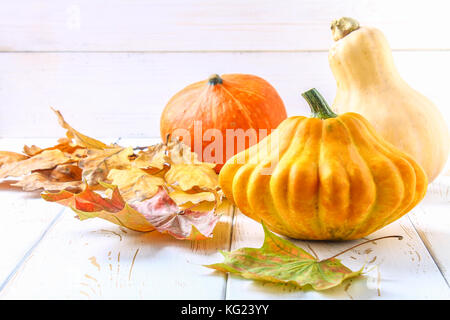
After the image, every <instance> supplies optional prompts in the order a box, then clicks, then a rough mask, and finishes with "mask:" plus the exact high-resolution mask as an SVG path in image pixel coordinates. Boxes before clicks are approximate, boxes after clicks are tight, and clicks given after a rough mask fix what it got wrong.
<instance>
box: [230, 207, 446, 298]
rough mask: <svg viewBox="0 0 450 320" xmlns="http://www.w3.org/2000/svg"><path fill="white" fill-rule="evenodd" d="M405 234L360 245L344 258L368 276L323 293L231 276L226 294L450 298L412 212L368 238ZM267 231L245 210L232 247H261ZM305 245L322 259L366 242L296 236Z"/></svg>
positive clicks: (237, 221) (235, 228)
mask: <svg viewBox="0 0 450 320" xmlns="http://www.w3.org/2000/svg"><path fill="white" fill-rule="evenodd" d="M387 235H401V236H403V237H404V238H403V240H401V241H399V240H396V239H391V240H381V241H377V242H376V244H367V245H365V246H361V247H358V248H355V249H353V250H351V251H349V252H347V253H345V254H343V255H342V256H340V257H339V259H341V260H342V262H343V263H344V264H345V265H346V266H348V267H349V268H351V269H352V270H358V269H359V268H361V267H362V266H363V265H364V264H366V266H367V268H366V270H367V269H369V271H370V272H368V273H367V275H366V277H361V278H357V279H352V280H348V281H346V282H345V283H344V285H342V286H339V287H337V288H333V289H330V290H326V291H323V292H316V291H312V290H308V289H305V290H300V289H294V288H292V287H290V286H285V285H274V284H269V283H261V282H254V281H251V280H246V279H242V278H238V277H237V276H234V275H231V276H230V277H229V279H228V283H227V299H355V300H357V299H365V300H366V299H449V298H450V290H449V288H448V286H447V284H446V282H445V279H444V278H443V276H442V274H441V273H440V272H439V270H438V268H437V266H436V265H435V263H434V261H433V259H432V258H431V257H430V255H429V253H428V251H427V249H426V248H425V246H424V245H423V243H422V241H421V239H420V237H419V236H418V235H417V233H416V232H415V230H414V227H413V226H412V224H411V222H410V221H409V219H408V218H407V217H403V218H401V219H400V220H399V221H397V222H395V223H393V224H390V225H388V226H386V227H385V228H383V229H381V230H379V231H377V232H375V233H373V234H371V235H370V236H369V237H368V239H374V238H376V237H381V236H387ZM263 238H264V235H263V231H262V227H261V225H260V224H259V223H257V222H255V221H253V220H251V219H249V218H247V217H246V216H244V215H243V214H242V213H239V214H237V215H236V217H235V221H234V225H233V239H232V240H233V242H232V249H233V250H234V249H237V248H241V247H260V246H261V245H262V243H263ZM292 241H294V242H295V243H296V244H297V245H299V246H301V247H302V248H304V249H305V250H307V251H309V252H311V251H310V249H308V245H309V246H310V247H311V248H312V249H313V250H314V252H315V253H316V254H317V255H318V256H319V258H321V259H325V258H327V257H330V256H333V255H334V254H336V253H338V252H340V251H342V250H344V249H346V248H349V247H351V246H352V245H354V244H357V243H359V242H361V241H345V242H329V241H325V242H323V241H298V240H292Z"/></svg>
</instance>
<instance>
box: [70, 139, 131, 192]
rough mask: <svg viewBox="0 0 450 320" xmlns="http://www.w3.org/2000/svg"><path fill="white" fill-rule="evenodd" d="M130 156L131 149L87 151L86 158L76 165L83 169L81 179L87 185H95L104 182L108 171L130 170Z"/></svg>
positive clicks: (118, 148)
mask: <svg viewBox="0 0 450 320" xmlns="http://www.w3.org/2000/svg"><path fill="white" fill-rule="evenodd" d="M131 155H133V148H132V147H128V148H120V147H116V148H109V149H104V150H99V149H88V150H87V157H86V158H84V159H81V160H80V161H79V164H78V165H79V167H80V168H81V169H83V179H84V180H86V182H87V183H88V184H89V185H97V184H98V182H99V181H104V180H106V178H107V176H108V173H109V171H110V170H112V169H128V168H130V166H131V162H130V159H129V157H130V156H131Z"/></svg>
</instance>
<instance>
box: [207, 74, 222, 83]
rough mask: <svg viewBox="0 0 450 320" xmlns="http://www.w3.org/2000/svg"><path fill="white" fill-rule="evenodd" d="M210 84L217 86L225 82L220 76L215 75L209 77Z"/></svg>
mask: <svg viewBox="0 0 450 320" xmlns="http://www.w3.org/2000/svg"><path fill="white" fill-rule="evenodd" d="M208 83H209V84H210V85H213V86H215V85H216V84H222V83H223V80H222V78H221V77H220V76H219V75H218V74H213V75H211V76H209V78H208Z"/></svg>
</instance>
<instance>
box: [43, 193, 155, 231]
mask: <svg viewBox="0 0 450 320" xmlns="http://www.w3.org/2000/svg"><path fill="white" fill-rule="evenodd" d="M41 197H42V198H43V199H44V200H46V201H50V202H57V203H59V204H62V205H65V206H68V207H70V208H71V209H72V210H73V211H75V212H76V214H77V216H78V218H79V219H80V220H86V219H90V218H97V217H98V218H102V219H105V220H108V221H110V222H112V223H115V224H117V225H120V226H123V227H125V228H128V229H131V230H135V231H142V232H148V231H152V230H154V229H155V228H154V227H153V225H152V224H151V223H150V222H149V221H147V219H146V218H145V217H144V216H143V215H142V214H140V213H139V212H137V211H136V210H135V209H134V208H132V207H131V206H130V205H128V204H127V203H126V202H125V201H124V200H123V198H122V196H121V195H120V192H119V189H118V188H114V189H113V191H112V196H111V198H110V199H108V198H103V197H102V196H101V195H100V194H98V193H96V192H94V191H93V190H92V189H91V188H89V186H88V185H85V189H84V190H83V191H82V192H80V193H78V194H75V193H72V192H69V191H66V190H63V191H60V192H58V193H49V192H44V193H42V194H41Z"/></svg>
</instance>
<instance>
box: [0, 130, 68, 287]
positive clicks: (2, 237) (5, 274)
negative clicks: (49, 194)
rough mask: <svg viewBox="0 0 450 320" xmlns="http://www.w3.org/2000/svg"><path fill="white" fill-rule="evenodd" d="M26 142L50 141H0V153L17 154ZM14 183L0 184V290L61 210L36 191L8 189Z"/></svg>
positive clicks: (42, 143) (41, 142)
mask: <svg viewBox="0 0 450 320" xmlns="http://www.w3.org/2000/svg"><path fill="white" fill-rule="evenodd" d="M27 143H36V144H39V145H41V146H49V145H51V140H49V139H45V140H43V139H20V140H17V139H8V140H4V139H0V150H8V151H14V152H21V149H22V147H23V145H24V144H27ZM14 181H15V180H14V179H12V178H11V179H9V178H8V179H5V180H2V181H1V182H0V244H1V246H0V247H1V249H2V250H1V252H2V258H1V259H0V290H1V288H2V287H3V286H4V285H5V284H6V283H7V282H8V280H9V277H10V276H11V275H12V273H13V272H14V269H15V267H16V266H18V265H19V264H20V263H21V262H22V260H23V259H25V258H27V256H28V255H29V254H30V253H31V251H30V250H31V249H32V247H33V246H34V245H35V244H36V243H38V242H39V241H40V239H41V238H42V237H43V236H44V235H45V233H46V232H47V231H48V229H49V228H50V227H51V225H52V223H53V222H54V220H55V219H57V218H58V216H59V214H60V213H61V211H62V207H61V206H58V205H54V204H46V203H44V202H43V201H42V199H41V197H40V195H39V192H38V191H37V192H23V191H22V190H21V188H18V187H13V186H11V184H12V183H14Z"/></svg>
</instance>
